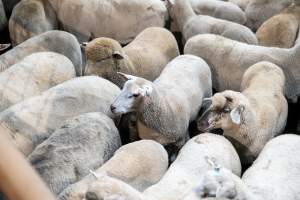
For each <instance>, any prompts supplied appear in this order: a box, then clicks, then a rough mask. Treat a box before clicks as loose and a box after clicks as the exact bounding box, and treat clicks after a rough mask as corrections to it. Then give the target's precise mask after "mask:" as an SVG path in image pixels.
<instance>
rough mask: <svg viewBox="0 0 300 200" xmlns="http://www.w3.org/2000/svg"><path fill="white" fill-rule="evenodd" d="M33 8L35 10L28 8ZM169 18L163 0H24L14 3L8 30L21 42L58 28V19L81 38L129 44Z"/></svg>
mask: <svg viewBox="0 0 300 200" xmlns="http://www.w3.org/2000/svg"><path fill="white" fill-rule="evenodd" d="M32 9H34V11H35V12H29V11H28V10H32ZM33 19H34V20H33ZM99 19H101V20H99ZM125 19H126V20H125ZM166 20H167V8H166V6H165V4H164V3H163V2H162V1H161V0H147V1H140V0H89V1H86V0H76V1H67V0H63V1H61V0H48V1H45V0H25V1H21V2H20V3H19V4H18V5H17V6H16V7H15V9H14V12H13V13H12V16H11V19H10V20H9V24H10V26H9V30H10V32H11V38H12V41H14V44H19V43H20V42H23V41H24V40H26V39H28V38H29V37H32V36H33V35H36V34H39V33H42V32H44V31H47V30H53V29H57V28H58V26H57V24H58V22H59V24H61V25H60V28H62V30H65V31H67V32H70V33H72V34H74V35H76V37H77V38H78V40H79V42H85V41H88V40H90V39H93V38H95V37H109V38H113V39H115V40H117V41H119V42H120V43H122V44H126V43H128V42H130V41H131V40H133V39H134V37H135V36H136V35H138V33H139V32H141V31H142V30H144V29H145V28H148V27H152V26H158V27H163V26H164V25H165V21H166Z"/></svg>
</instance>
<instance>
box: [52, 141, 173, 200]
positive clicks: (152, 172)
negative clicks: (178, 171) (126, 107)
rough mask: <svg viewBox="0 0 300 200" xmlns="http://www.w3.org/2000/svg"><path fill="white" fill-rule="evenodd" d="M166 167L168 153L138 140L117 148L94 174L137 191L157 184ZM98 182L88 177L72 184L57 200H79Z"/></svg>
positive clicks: (156, 144) (157, 146) (152, 142)
mask: <svg viewBox="0 0 300 200" xmlns="http://www.w3.org/2000/svg"><path fill="white" fill-rule="evenodd" d="M167 168H168V154H167V152H166V151H165V149H164V148H163V147H162V146H161V145H160V144H158V143H157V142H155V141H152V140H141V141H137V142H133V143H130V144H127V145H124V146H122V147H121V148H119V149H118V150H117V151H116V152H115V154H114V156H113V157H112V158H111V159H109V160H108V161H107V162H106V163H105V164H103V165H102V166H101V167H100V168H98V169H97V170H96V171H95V174H96V176H99V177H101V176H102V174H107V175H109V176H110V177H113V178H115V179H118V180H120V181H124V182H125V183H127V184H129V185H130V186H132V187H133V188H135V189H136V190H138V191H143V190H145V189H146V188H148V187H149V186H151V185H153V184H155V183H157V182H158V181H159V180H160V179H161V177H162V176H163V175H164V174H165V172H166V170H167ZM97 181H98V180H97V179H95V177H94V176H93V175H92V174H90V175H88V176H86V177H85V178H84V179H82V180H81V181H79V182H77V183H75V184H73V185H71V186H70V187H68V188H67V189H66V190H64V191H63V192H62V193H61V194H60V195H59V196H58V199H59V200H81V199H83V198H84V195H85V193H86V192H87V190H88V187H89V185H91V184H93V183H94V182H97ZM104 182H105V181H104Z"/></svg>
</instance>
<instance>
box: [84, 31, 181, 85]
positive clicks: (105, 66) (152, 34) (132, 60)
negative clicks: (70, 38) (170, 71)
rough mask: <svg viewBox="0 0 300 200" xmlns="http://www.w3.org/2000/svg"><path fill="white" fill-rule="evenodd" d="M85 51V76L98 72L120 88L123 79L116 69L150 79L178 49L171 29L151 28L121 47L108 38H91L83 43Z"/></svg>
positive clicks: (174, 55) (159, 71)
mask: <svg viewBox="0 0 300 200" xmlns="http://www.w3.org/2000/svg"><path fill="white" fill-rule="evenodd" d="M85 54H86V58H87V65H86V67H85V75H91V74H97V75H99V76H101V77H104V78H107V79H108V80H110V81H112V82H113V83H115V84H117V85H118V86H120V87H122V86H123V84H124V79H122V78H121V77H120V76H119V75H117V72H118V71H120V72H124V73H128V74H133V75H136V76H141V77H143V78H145V79H148V80H151V81H152V80H154V79H155V78H156V77H157V76H158V75H159V74H160V73H161V71H162V69H163V68H164V67H165V66H166V64H167V63H168V62H169V61H171V60H172V59H173V58H175V57H176V56H178V55H179V50H178V45H177V42H176V39H175V37H174V36H173V35H172V33H171V32H170V31H168V30H167V29H164V28H160V27H151V28H147V29H145V30H144V31H142V32H141V33H140V34H139V35H138V36H137V37H136V38H135V39H134V40H133V41H132V42H131V43H130V44H128V45H127V46H125V47H124V48H122V47H121V45H120V43H119V42H117V41H116V40H113V39H110V38H97V39H94V40H92V41H91V42H89V43H88V44H87V45H86V47H85Z"/></svg>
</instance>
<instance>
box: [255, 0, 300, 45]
mask: <svg viewBox="0 0 300 200" xmlns="http://www.w3.org/2000/svg"><path fill="white" fill-rule="evenodd" d="M299 13H300V6H299V5H298V6H297V5H294V4H293V5H291V6H290V7H288V8H286V9H284V10H283V11H282V12H281V13H280V14H278V15H275V16H273V17H271V18H270V19H268V20H267V21H265V22H264V23H263V24H262V25H261V26H260V27H259V29H258V30H257V32H256V36H257V39H258V41H259V44H260V45H262V46H269V47H280V48H291V47H293V46H294V44H295V41H296V39H297V34H298V30H299V25H300V14H299Z"/></svg>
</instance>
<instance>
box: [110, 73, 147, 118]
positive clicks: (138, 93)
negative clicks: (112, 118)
mask: <svg viewBox="0 0 300 200" xmlns="http://www.w3.org/2000/svg"><path fill="white" fill-rule="evenodd" d="M120 74H121V75H122V76H123V77H125V78H126V79H127V81H126V83H125V85H124V87H123V89H122V91H121V94H120V95H119V96H118V97H117V98H116V100H115V101H114V102H113V104H112V105H111V111H112V113H114V114H125V113H129V112H134V111H137V110H138V109H139V107H140V106H141V104H142V102H143V101H144V99H145V98H147V97H149V96H150V94H151V92H152V84H151V82H150V81H147V80H146V79H143V78H139V77H135V76H131V75H126V74H123V73H120Z"/></svg>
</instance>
